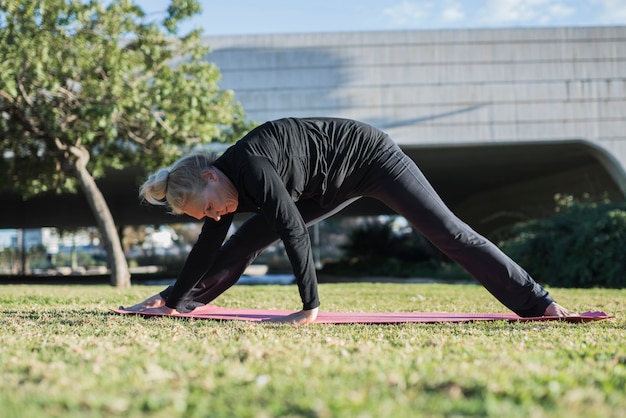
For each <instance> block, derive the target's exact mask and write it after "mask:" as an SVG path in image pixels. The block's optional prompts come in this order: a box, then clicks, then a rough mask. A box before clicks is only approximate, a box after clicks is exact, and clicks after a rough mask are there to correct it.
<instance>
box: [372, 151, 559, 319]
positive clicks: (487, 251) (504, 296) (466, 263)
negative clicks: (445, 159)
mask: <svg viewBox="0 0 626 418" xmlns="http://www.w3.org/2000/svg"><path fill="white" fill-rule="evenodd" d="M371 179H372V180H371V181H370V183H371V184H370V186H369V189H368V190H367V195H369V196H372V197H375V198H378V199H380V200H381V201H383V202H384V203H385V204H386V205H387V206H389V207H390V208H391V209H392V210H394V211H395V212H397V213H398V214H400V215H402V216H404V217H405V218H406V219H407V220H408V221H409V222H410V223H411V224H413V225H414V226H415V227H416V228H417V229H418V230H419V231H420V232H422V233H423V234H424V236H425V237H426V238H428V239H429V240H430V241H431V242H432V243H433V244H434V245H435V246H437V247H438V248H439V249H440V250H441V251H442V252H443V253H445V254H446V255H447V256H448V257H450V258H451V259H452V260H454V261H456V262H457V263H458V264H460V265H461V266H462V267H463V268H465V269H466V270H467V271H468V272H469V273H470V274H471V275H472V276H473V277H474V278H476V280H478V281H479V282H480V283H481V284H482V285H483V286H484V287H485V288H486V289H487V290H488V291H489V292H491V293H492V294H493V295H494V296H495V297H496V298H497V299H498V300H499V301H500V302H502V303H503V304H504V305H505V306H507V307H508V308H509V309H511V310H512V311H514V312H515V313H517V314H518V315H520V316H541V315H543V314H544V312H545V310H546V308H547V307H548V305H550V304H551V303H552V302H553V301H554V300H553V299H552V297H551V296H550V295H549V294H548V292H547V291H546V290H544V289H543V288H542V287H541V286H540V285H539V284H537V283H536V282H535V281H534V280H533V279H532V278H531V277H530V275H529V274H528V273H527V272H526V271H524V270H523V269H522V268H521V267H520V266H519V265H517V264H516V263H515V262H514V261H513V260H511V259H510V258H509V257H508V256H506V255H505V254H504V253H503V252H502V251H501V250H500V249H499V248H498V247H497V246H496V245H494V244H493V243H491V242H490V241H489V240H487V239H486V238H485V237H483V236H481V235H480V234H478V233H477V232H476V231H474V230H473V229H472V228H471V227H470V226H468V225H467V224H465V223H464V222H463V221H461V220H460V219H459V218H457V217H456V216H455V215H454V214H453V213H452V211H450V209H449V208H448V207H447V206H446V205H445V204H444V202H443V201H442V200H441V198H440V197H439V196H438V195H437V193H436V192H435V190H434V189H433V187H432V186H431V185H430V183H429V182H428V180H427V179H426V178H425V177H424V175H423V174H422V172H421V171H420V170H419V168H418V167H417V166H416V165H415V163H414V162H413V161H412V160H411V159H410V158H409V157H407V156H406V155H405V154H404V153H403V152H402V151H401V150H400V148H399V147H397V146H395V145H394V146H391V147H390V149H389V152H388V153H386V154H385V157H383V158H380V159H379V161H378V164H375V165H373V166H372V171H371Z"/></svg>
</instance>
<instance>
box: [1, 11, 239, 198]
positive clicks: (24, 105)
mask: <svg viewBox="0 0 626 418" xmlns="http://www.w3.org/2000/svg"><path fill="white" fill-rule="evenodd" d="M105 4H106V6H105ZM199 10H200V7H199V5H198V3H197V2H196V1H194V0H173V1H172V2H171V5H170V6H169V8H168V9H167V14H166V17H165V18H164V20H163V21H162V22H152V21H150V20H148V19H147V17H146V16H145V14H144V12H143V11H142V9H141V8H140V7H139V6H137V5H135V4H134V2H132V1H131V0H112V1H110V2H100V1H96V0H92V1H78V0H46V1H41V0H6V1H3V2H1V3H0V57H2V59H1V60H0V116H1V117H0V151H2V152H4V153H5V155H9V156H10V157H11V158H10V163H8V162H6V161H3V167H2V168H3V173H8V176H2V177H1V178H0V183H1V184H0V186H12V187H14V188H16V189H18V190H20V191H21V192H23V193H24V194H25V195H27V196H30V195H34V194H37V193H40V192H45V191H56V192H62V191H73V190H75V188H76V180H75V179H74V177H73V172H72V171H73V170H72V168H73V164H75V163H76V158H77V154H76V153H75V152H73V151H72V150H73V149H74V148H78V149H81V150H86V151H88V152H89V154H90V155H91V159H90V160H89V165H88V166H87V168H88V170H89V172H90V173H91V174H92V175H93V176H94V177H99V176H101V175H102V174H103V171H104V169H105V168H107V167H114V168H120V167H123V166H125V165H129V164H140V165H142V166H143V167H145V168H146V170H152V169H154V168H156V167H158V166H161V165H163V164H167V163H170V162H171V161H172V160H173V159H175V158H177V157H179V156H180V155H181V154H182V153H184V152H185V151H187V150H189V149H190V148H194V147H198V146H201V145H202V144H205V143H208V142H211V141H231V140H233V139H235V138H236V137H238V135H240V134H241V133H242V132H243V131H245V130H246V129H247V128H248V126H247V124H246V123H245V121H244V116H243V111H242V109H241V107H240V106H239V105H238V104H237V103H236V102H235V101H234V98H233V92H232V91H227V90H222V89H220V88H219V85H218V82H219V80H220V72H219V70H218V69H217V68H216V67H215V65H213V64H211V63H209V62H207V61H205V60H204V59H203V57H205V56H206V54H207V53H208V48H207V47H205V46H203V45H202V44H201V43H200V31H193V32H191V33H189V34H186V35H184V36H180V37H177V36H175V33H176V31H177V25H178V24H179V22H181V21H182V20H184V19H186V18H188V17H190V16H192V15H193V14H195V13H197V12H198V11H199Z"/></svg>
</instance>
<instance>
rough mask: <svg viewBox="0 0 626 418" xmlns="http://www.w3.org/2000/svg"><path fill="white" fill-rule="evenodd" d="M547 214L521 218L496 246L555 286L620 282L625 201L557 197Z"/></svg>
mask: <svg viewBox="0 0 626 418" xmlns="http://www.w3.org/2000/svg"><path fill="white" fill-rule="evenodd" d="M555 201H556V208H555V214H554V215H553V216H552V217H550V218H545V219H536V220H531V221H526V222H521V223H519V224H517V225H515V226H514V227H513V228H512V231H511V232H512V238H509V239H507V240H506V241H504V242H501V243H500V245H501V247H502V249H503V250H504V251H505V252H506V253H507V254H508V255H510V256H511V257H512V258H513V259H514V260H516V261H517V262H518V263H519V264H520V265H521V266H522V267H524V268H525V269H526V270H527V271H528V272H529V273H530V274H531V275H532V276H533V277H534V278H535V280H537V281H539V282H541V283H545V284H549V285H554V286H560V287H593V286H599V287H613V288H621V287H624V285H626V262H625V260H626V203H625V202H620V203H615V202H610V201H608V200H607V199H604V200H602V201H600V202H593V201H591V200H589V199H588V198H587V199H583V200H575V199H574V198H573V197H572V196H561V195H557V196H556V198H555Z"/></svg>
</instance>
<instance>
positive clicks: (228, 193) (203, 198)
mask: <svg viewBox="0 0 626 418" xmlns="http://www.w3.org/2000/svg"><path fill="white" fill-rule="evenodd" d="M202 174H203V178H205V180H206V185H205V186H204V188H203V189H202V191H201V192H200V193H199V194H196V195H194V196H193V197H192V198H190V199H189V202H188V203H187V204H186V205H185V206H184V207H183V208H182V211H183V213H185V214H187V215H189V216H191V217H193V218H196V219H198V220H200V219H202V218H204V217H205V216H206V217H208V218H211V219H214V220H216V221H219V220H220V219H221V217H222V216H224V215H226V214H228V213H232V212H235V211H236V210H237V206H238V204H239V201H238V198H239V194H238V193H237V190H236V189H235V187H234V186H233V184H232V183H231V182H230V180H229V179H228V177H226V176H225V175H224V174H222V173H221V172H218V171H216V170H207V171H204V172H203V173H202Z"/></svg>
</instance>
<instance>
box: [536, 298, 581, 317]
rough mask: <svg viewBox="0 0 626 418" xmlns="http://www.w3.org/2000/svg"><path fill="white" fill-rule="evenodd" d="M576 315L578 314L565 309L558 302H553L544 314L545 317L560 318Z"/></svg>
mask: <svg viewBox="0 0 626 418" xmlns="http://www.w3.org/2000/svg"><path fill="white" fill-rule="evenodd" d="M576 315H578V314H577V313H574V312H571V311H569V310H567V309H565V308H564V307H562V306H561V305H559V304H558V303H556V302H552V303H551V304H550V305H548V307H547V308H546V311H545V312H544V313H543V316H558V317H559V318H565V317H568V316H576Z"/></svg>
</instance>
